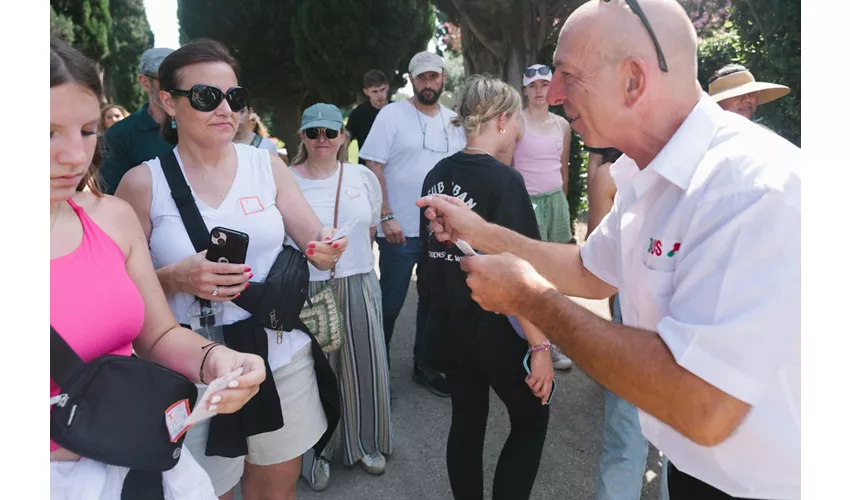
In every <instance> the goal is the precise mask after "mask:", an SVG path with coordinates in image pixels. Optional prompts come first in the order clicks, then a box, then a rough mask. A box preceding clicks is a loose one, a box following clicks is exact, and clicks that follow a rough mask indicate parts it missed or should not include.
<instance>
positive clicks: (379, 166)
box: [366, 160, 392, 213]
mask: <svg viewBox="0 0 850 500" xmlns="http://www.w3.org/2000/svg"><path fill="white" fill-rule="evenodd" d="M366 166H367V167H369V170H371V171H372V173H373V174H375V177H377V178H378V182H379V183H380V184H381V212H382V213H383V212H392V208H390V202H389V201H388V200H387V181H386V180H385V179H384V164H383V163H378V162H376V161H371V160H366Z"/></svg>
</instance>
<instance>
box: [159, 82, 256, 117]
mask: <svg viewBox="0 0 850 500" xmlns="http://www.w3.org/2000/svg"><path fill="white" fill-rule="evenodd" d="M168 93H169V94H171V95H179V96H183V97H188V98H189V104H191V105H192V107H193V108H194V109H196V110H198V111H202V112H210V111H215V110H216V109H217V108H218V107H219V106H220V105H221V101H223V100H225V99H227V104H228V105H229V106H230V110H231V111H242V110H243V109H244V108H245V107H246V106H248V91H247V90H245V89H244V88H242V87H231V88H230V89H228V90H227V92H222V91H221V89H220V88H218V87H216V86H215V85H206V84H203V83H201V84H198V85H193V86H192V88H191V89H189V90H180V89H170V90H168Z"/></svg>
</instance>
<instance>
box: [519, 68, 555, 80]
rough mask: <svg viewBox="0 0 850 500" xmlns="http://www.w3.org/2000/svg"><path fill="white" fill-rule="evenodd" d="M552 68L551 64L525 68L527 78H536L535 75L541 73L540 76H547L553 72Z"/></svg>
mask: <svg viewBox="0 0 850 500" xmlns="http://www.w3.org/2000/svg"><path fill="white" fill-rule="evenodd" d="M551 72H552V70H551V69H549V66H540V67H539V68H528V69H527V70H525V76H526V78H534V75H536V74H540V76H546V75H548V74H549V73H551Z"/></svg>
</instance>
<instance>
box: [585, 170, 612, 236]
mask: <svg viewBox="0 0 850 500" xmlns="http://www.w3.org/2000/svg"><path fill="white" fill-rule="evenodd" d="M610 167H611V164H610V163H606V164H604V165H600V166H599V167H598V168H597V169H596V173H595V174H593V180H592V181H591V182H590V184H589V186H588V190H587V204H588V207H589V213H588V215H587V236H588V237H590V235H591V233H593V230H594V229H596V228H597V226H599V223H600V222H602V219H604V218H605V216H606V215H608V212H610V211H611V208H612V207H613V206H614V195H616V194H617V186H616V185H615V184H614V179H613V178H612V177H611V171H610V170H609V169H610Z"/></svg>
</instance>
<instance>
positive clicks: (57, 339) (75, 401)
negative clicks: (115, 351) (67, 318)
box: [50, 326, 198, 472]
mask: <svg viewBox="0 0 850 500" xmlns="http://www.w3.org/2000/svg"><path fill="white" fill-rule="evenodd" d="M50 377H51V378H52V379H53V381H54V382H56V383H57V384H58V385H59V387H60V388H61V390H60V394H59V395H58V396H56V397H55V398H51V406H52V411H51V414H50V439H51V440H53V441H54V442H55V443H56V444H58V445H59V446H62V447H63V448H67V449H68V450H70V451H72V452H74V453H76V454H78V455H81V456H83V457H86V458H89V459H92V460H96V461H98V462H103V463H105V464H110V465H117V466H120V467H128V468H130V469H137V470H145V471H154V472H156V471H159V472H162V471H167V470H170V469H172V468H173V467H174V466H175V465H177V462H178V460H179V459H180V449H181V446H182V444H183V439H184V437H185V433H184V434H183V435H181V436H179V437H177V438H176V442H172V440H171V437H170V436H169V433H168V427H167V426H166V411H167V410H169V408H172V407H173V405H175V404H183V402H184V401H185V403H186V404H187V405H188V411H189V412H191V410H192V408H193V407H194V405H195V400H196V399H197V398H198V389H197V387H195V384H193V383H192V381H191V380H189V379H188V378H186V377H184V376H183V375H181V374H179V373H177V372H174V371H172V370H169V369H167V368H165V367H163V366H160V365H158V364H156V363H152V362H150V361H145V360H143V359H139V358H137V357H132V356H117V355H105V356H101V357H99V358H96V359H93V360H92V361H90V362H88V363H84V362H83V360H82V359H80V357H79V356H78V355H77V353H75V352H74V350H73V349H71V347H70V346H69V345H68V343H67V342H65V340H64V339H63V338H62V337H61V336H60V335H59V334H58V333H57V332H56V330H54V329H53V327H52V326H51V327H50Z"/></svg>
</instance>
